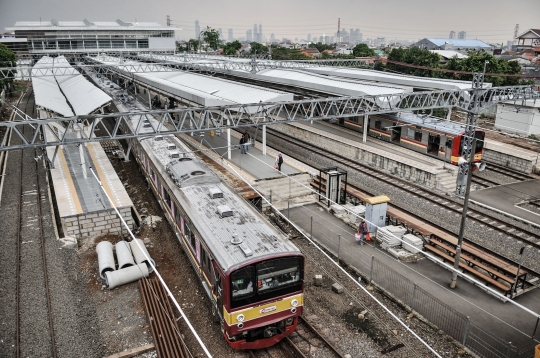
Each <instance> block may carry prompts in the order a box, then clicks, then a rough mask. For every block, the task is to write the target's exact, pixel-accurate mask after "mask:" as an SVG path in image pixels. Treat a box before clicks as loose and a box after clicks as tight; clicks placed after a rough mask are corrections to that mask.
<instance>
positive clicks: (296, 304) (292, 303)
mask: <svg viewBox="0 0 540 358" xmlns="http://www.w3.org/2000/svg"><path fill="white" fill-rule="evenodd" d="M291 306H293V307H296V306H298V300H297V299H296V298H295V299H294V300H292V301H291Z"/></svg>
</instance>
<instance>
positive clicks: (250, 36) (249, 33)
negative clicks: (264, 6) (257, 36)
mask: <svg viewBox="0 0 540 358" xmlns="http://www.w3.org/2000/svg"><path fill="white" fill-rule="evenodd" d="M246 41H247V42H253V32H252V31H251V29H250V30H247V31H246Z"/></svg>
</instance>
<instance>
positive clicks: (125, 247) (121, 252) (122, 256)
mask: <svg viewBox="0 0 540 358" xmlns="http://www.w3.org/2000/svg"><path fill="white" fill-rule="evenodd" d="M115 250H116V261H118V269H119V270H121V269H123V268H126V267H130V266H134V265H135V261H133V255H132V254H131V248H130V246H129V244H128V243H127V242H126V241H124V240H122V241H119V242H117V243H116V245H115Z"/></svg>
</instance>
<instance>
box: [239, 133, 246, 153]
mask: <svg viewBox="0 0 540 358" xmlns="http://www.w3.org/2000/svg"><path fill="white" fill-rule="evenodd" d="M245 145H246V139H245V138H244V136H242V137H240V153H241V154H246V147H245Z"/></svg>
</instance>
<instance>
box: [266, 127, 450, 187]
mask: <svg viewBox="0 0 540 358" xmlns="http://www.w3.org/2000/svg"><path fill="white" fill-rule="evenodd" d="M274 129H277V130H280V131H284V132H286V133H287V134H289V135H292V136H294V137H296V138H299V139H302V140H305V141H309V142H312V143H317V145H318V146H321V147H323V148H325V149H328V150H330V151H332V152H334V153H339V154H340V155H342V156H345V157H348V158H351V159H355V160H358V161H359V162H360V163H363V164H367V165H369V166H371V167H373V168H374V169H378V170H381V171H384V172H386V173H390V174H392V175H395V176H396V177H399V178H402V179H405V180H408V181H410V182H412V183H415V184H418V185H422V186H424V187H427V188H436V189H439V190H445V191H451V190H455V177H454V179H452V180H451V183H449V184H450V185H451V186H452V188H448V187H442V186H441V183H440V180H441V179H442V177H443V175H445V174H447V175H448V173H446V172H441V171H440V170H437V169H433V170H432V171H428V170H427V169H426V170H423V169H419V168H415V167H413V166H411V165H408V164H405V163H401V162H399V161H397V160H396V159H391V158H388V157H383V156H381V155H380V154H378V153H376V151H375V150H373V151H370V150H367V149H362V148H359V147H356V146H353V145H347V144H346V143H342V142H341V143H337V142H336V141H335V140H333V139H331V138H328V137H325V136H323V135H320V134H318V133H312V132H309V131H306V130H303V129H301V128H298V127H294V126H286V127H282V126H275V127H274ZM269 139H271V140H272V146H273V147H275V148H284V151H285V148H289V147H290V148H291V150H292V148H294V151H296V152H300V151H302V152H305V153H300V154H301V155H302V157H303V158H306V161H307V163H308V164H309V165H311V166H313V167H315V168H323V167H327V166H332V165H335V163H333V162H330V161H329V160H328V159H325V158H323V157H321V156H319V155H317V153H313V152H310V151H305V150H302V149H298V148H297V147H296V146H295V147H293V146H291V144H289V143H288V142H285V141H282V140H278V139H276V138H273V137H272V136H269ZM349 180H354V178H351V176H349Z"/></svg>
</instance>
